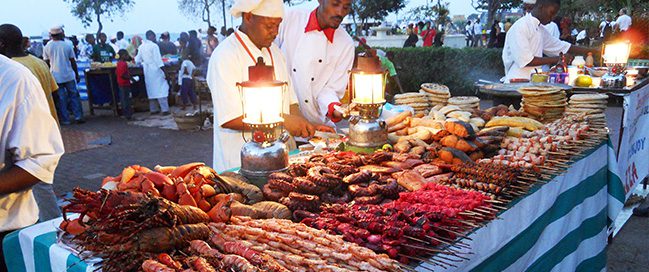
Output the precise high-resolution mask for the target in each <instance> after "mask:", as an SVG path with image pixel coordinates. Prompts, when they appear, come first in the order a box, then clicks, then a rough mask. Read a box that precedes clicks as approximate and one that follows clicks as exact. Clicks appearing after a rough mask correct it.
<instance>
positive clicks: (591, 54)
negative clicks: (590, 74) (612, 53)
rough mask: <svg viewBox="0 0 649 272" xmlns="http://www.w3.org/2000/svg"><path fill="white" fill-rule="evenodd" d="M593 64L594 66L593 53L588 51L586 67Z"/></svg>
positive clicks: (590, 66) (591, 66)
mask: <svg viewBox="0 0 649 272" xmlns="http://www.w3.org/2000/svg"><path fill="white" fill-rule="evenodd" d="M594 66H595V59H594V58H593V53H591V52H588V56H587V57H586V67H588V68H593V67H594Z"/></svg>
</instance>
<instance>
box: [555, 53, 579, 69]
mask: <svg viewBox="0 0 649 272" xmlns="http://www.w3.org/2000/svg"><path fill="white" fill-rule="evenodd" d="M563 55H564V56H565V57H566V65H570V64H571V63H572V60H574V59H575V56H574V55H571V54H563ZM559 63H561V60H559ZM567 72H568V71H566V73H567Z"/></svg>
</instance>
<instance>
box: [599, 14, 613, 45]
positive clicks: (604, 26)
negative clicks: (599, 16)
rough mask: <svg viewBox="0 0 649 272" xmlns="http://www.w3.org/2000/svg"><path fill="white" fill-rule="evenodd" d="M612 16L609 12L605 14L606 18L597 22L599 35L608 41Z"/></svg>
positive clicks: (611, 30)
mask: <svg viewBox="0 0 649 272" xmlns="http://www.w3.org/2000/svg"><path fill="white" fill-rule="evenodd" d="M614 25H615V23H613V17H612V16H611V15H610V14H606V20H604V21H602V23H600V24H599V37H600V38H601V39H602V40H603V41H604V42H606V41H608V40H609V39H610V37H611V34H613V27H614Z"/></svg>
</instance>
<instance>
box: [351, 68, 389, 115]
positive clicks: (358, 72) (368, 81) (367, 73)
mask: <svg viewBox="0 0 649 272" xmlns="http://www.w3.org/2000/svg"><path fill="white" fill-rule="evenodd" d="M356 62H357V63H356V66H355V67H354V69H352V76H351V86H352V94H353V97H352V102H354V103H356V104H383V103H385V73H384V72H383V70H382V69H381V62H380V60H379V58H378V57H358V58H356Z"/></svg>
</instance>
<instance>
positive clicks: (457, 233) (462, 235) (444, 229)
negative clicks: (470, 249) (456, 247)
mask: <svg viewBox="0 0 649 272" xmlns="http://www.w3.org/2000/svg"><path fill="white" fill-rule="evenodd" d="M433 228H436V229H439V230H442V231H447V232H450V233H453V234H455V235H457V236H459V237H462V238H464V239H467V240H469V241H473V239H471V238H469V236H466V235H464V234H462V233H459V232H457V231H454V230H451V229H446V228H442V227H436V226H433Z"/></svg>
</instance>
